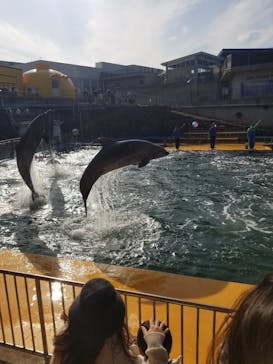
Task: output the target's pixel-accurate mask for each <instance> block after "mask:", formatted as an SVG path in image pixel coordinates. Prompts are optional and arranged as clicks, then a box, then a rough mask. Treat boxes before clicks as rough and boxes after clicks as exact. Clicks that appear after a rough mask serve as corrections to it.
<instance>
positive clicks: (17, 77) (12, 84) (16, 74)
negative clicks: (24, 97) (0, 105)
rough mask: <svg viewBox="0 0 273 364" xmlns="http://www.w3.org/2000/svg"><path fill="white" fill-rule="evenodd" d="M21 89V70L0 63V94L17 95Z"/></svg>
mask: <svg viewBox="0 0 273 364" xmlns="http://www.w3.org/2000/svg"><path fill="white" fill-rule="evenodd" d="M22 91H23V81H22V70H21V69H20V68H15V67H10V66H7V65H0V96H1V95H17V94H21V93H22Z"/></svg>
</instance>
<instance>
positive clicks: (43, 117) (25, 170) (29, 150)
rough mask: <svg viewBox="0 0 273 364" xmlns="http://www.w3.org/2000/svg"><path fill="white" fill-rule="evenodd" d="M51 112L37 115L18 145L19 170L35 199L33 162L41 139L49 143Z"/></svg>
mask: <svg viewBox="0 0 273 364" xmlns="http://www.w3.org/2000/svg"><path fill="white" fill-rule="evenodd" d="M51 112H52V110H47V111H45V112H43V113H41V114H39V115H38V116H36V117H35V118H34V119H33V120H32V122H31V124H30V125H29V127H28V129H27V131H26V133H25V134H24V135H23V136H22V138H21V139H20V142H19V143H18V144H17V146H16V160H17V166H18V170H19V172H20V175H21V176H22V178H23V180H24V181H25V183H26V185H27V186H28V188H29V189H30V191H31V194H32V200H33V201H34V199H35V197H37V196H38V193H37V192H36V191H35V188H34V186H33V182H32V178H31V174H30V168H31V163H32V159H33V155H34V153H35V151H36V149H37V147H38V145H39V144H40V142H41V139H42V138H44V139H45V140H46V142H47V143H49V138H50V135H51V128H52V126H51V118H50V117H49V116H50V114H51Z"/></svg>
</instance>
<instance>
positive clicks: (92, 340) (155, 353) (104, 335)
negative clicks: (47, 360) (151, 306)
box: [51, 278, 168, 364]
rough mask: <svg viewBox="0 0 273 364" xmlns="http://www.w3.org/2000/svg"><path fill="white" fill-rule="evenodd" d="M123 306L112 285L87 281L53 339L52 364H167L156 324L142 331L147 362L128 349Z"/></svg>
mask: <svg viewBox="0 0 273 364" xmlns="http://www.w3.org/2000/svg"><path fill="white" fill-rule="evenodd" d="M124 318H125V305H124V302H123V300H122V299H121V297H120V295H119V294H118V293H117V292H116V290H115V289H114V287H113V286H112V284H111V283H110V282H109V281H107V280H105V279H103V278H95V279H91V280H90V281H88V282H87V283H86V284H85V285H84V287H83V288H82V291H81V293H80V295H79V296H78V297H77V298H76V299H75V300H74V302H73V303H72V305H71V307H70V309H69V314H68V319H67V321H66V323H65V326H64V328H63V329H62V331H61V332H60V333H58V334H57V335H56V336H55V339H54V352H53V357H52V359H51V364H117V363H118V364H142V363H144V362H145V363H148V364H167V363H168V354H167V351H166V349H165V348H164V347H163V346H162V342H163V341H164V338H165V333H164V331H163V330H162V328H161V327H160V326H159V325H158V323H157V322H155V323H154V325H152V326H151V328H150V329H149V330H147V329H146V328H145V329H144V328H143V330H144V331H143V332H144V334H145V336H144V338H145V341H146V342H147V350H146V355H147V358H148V359H147V361H144V358H143V357H141V356H137V355H135V354H134V353H133V352H132V351H131V350H130V347H129V333H128V328H127V327H126V326H125V324H124Z"/></svg>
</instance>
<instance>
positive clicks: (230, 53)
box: [218, 48, 273, 100]
mask: <svg viewBox="0 0 273 364" xmlns="http://www.w3.org/2000/svg"><path fill="white" fill-rule="evenodd" d="M218 57H219V58H220V59H221V67H220V74H219V79H220V82H221V93H222V98H224V99H230V100H248V99H249V100H250V99H253V98H254V99H261V98H262V99H264V98H265V99H266V98H272V97H273V48H250V49H249V48H247V49H222V50H221V52H220V53H219V54H218Z"/></svg>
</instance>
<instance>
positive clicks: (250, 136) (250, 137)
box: [247, 125, 256, 150]
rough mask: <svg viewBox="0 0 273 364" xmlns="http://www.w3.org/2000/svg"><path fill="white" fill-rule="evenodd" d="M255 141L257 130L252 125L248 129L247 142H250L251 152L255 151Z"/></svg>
mask: <svg viewBox="0 0 273 364" xmlns="http://www.w3.org/2000/svg"><path fill="white" fill-rule="evenodd" d="M255 139H256V128H255V126H254V125H250V127H249V128H248V129H247V140H248V149H249V150H254V147H255Z"/></svg>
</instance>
